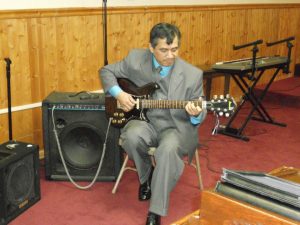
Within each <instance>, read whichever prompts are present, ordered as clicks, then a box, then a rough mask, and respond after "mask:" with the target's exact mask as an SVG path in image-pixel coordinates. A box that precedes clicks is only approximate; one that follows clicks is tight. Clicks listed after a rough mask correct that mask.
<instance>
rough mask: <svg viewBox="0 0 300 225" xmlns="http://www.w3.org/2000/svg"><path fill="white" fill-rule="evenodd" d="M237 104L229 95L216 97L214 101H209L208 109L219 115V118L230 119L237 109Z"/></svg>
mask: <svg viewBox="0 0 300 225" xmlns="http://www.w3.org/2000/svg"><path fill="white" fill-rule="evenodd" d="M236 106H237V104H236V102H235V101H234V99H233V97H231V96H230V95H229V94H227V95H226V96H225V97H224V95H220V96H219V97H218V96H217V95H214V97H213V99H211V100H210V101H207V103H206V108H207V109H208V110H210V111H212V112H215V113H217V114H218V115H219V116H225V117H229V116H230V115H231V114H232V113H233V112H234V110H235V109H236Z"/></svg>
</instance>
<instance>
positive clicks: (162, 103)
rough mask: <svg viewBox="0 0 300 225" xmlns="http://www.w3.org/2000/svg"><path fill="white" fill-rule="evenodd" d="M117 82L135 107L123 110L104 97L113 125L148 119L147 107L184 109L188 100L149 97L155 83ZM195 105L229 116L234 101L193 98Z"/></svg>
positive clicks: (222, 98) (124, 80) (228, 97)
mask: <svg viewBox="0 0 300 225" xmlns="http://www.w3.org/2000/svg"><path fill="white" fill-rule="evenodd" d="M118 84H119V86H120V87H121V88H122V90H123V91H125V92H127V93H129V94H131V95H132V96H133V98H134V99H135V100H136V105H135V107H134V108H133V109H132V110H131V111H129V112H125V111H123V110H122V109H121V107H120V104H119V102H118V101H117V100H116V99H115V98H114V97H111V96H107V97H105V111H106V115H107V117H108V118H112V122H111V123H112V125H113V126H115V127H119V128H121V127H123V126H125V124H126V123H127V122H128V121H129V120H132V119H139V120H145V121H149V120H148V118H147V116H146V110H147V109H184V108H185V106H186V105H187V103H188V102H191V101H184V100H155V99H150V97H151V95H152V93H153V92H154V91H155V90H157V89H159V85H158V84H156V83H149V84H146V85H144V86H142V87H137V86H136V85H135V84H134V83H133V82H131V81H130V80H128V79H124V78H120V79H118ZM192 102H193V103H194V105H195V106H200V107H201V108H202V109H207V110H209V111H212V112H215V113H217V114H218V115H219V116H226V117H229V116H230V115H231V114H232V112H233V111H234V109H235V108H236V103H235V101H234V99H233V98H231V97H230V96H229V95H227V96H226V97H225V98H224V97H223V96H220V97H219V98H218V97H215V98H214V99H212V100H211V101H204V100H193V101H192Z"/></svg>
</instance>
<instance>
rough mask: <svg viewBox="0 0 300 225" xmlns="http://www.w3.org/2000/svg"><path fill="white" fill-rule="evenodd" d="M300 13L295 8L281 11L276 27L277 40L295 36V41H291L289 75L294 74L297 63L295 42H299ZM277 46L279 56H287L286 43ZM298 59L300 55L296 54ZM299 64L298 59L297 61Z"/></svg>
mask: <svg viewBox="0 0 300 225" xmlns="http://www.w3.org/2000/svg"><path fill="white" fill-rule="evenodd" d="M299 20H300V11H299V9H295V8H288V9H282V10H280V11H279V26H278V40H280V39H284V38H287V37H290V36H295V38H296V40H294V41H292V44H293V45H294V47H293V48H292V56H291V60H292V62H291V65H290V71H291V75H292V74H294V69H295V66H294V65H295V63H297V59H296V57H297V44H296V43H297V42H298V43H299V40H300V35H299V34H300V31H299V26H300V22H299ZM277 46H278V54H279V55H285V56H286V55H287V52H288V51H287V46H286V43H282V44H280V45H277ZM298 58H300V53H298ZM299 62H300V59H299ZM286 76H287V75H285V74H284V75H283V76H282V78H285V77H286Z"/></svg>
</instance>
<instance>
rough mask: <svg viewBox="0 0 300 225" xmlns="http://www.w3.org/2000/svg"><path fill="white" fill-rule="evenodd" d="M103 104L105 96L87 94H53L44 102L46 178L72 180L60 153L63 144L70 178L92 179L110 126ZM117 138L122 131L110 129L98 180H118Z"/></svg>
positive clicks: (120, 162)
mask: <svg viewBox="0 0 300 225" xmlns="http://www.w3.org/2000/svg"><path fill="white" fill-rule="evenodd" d="M104 103H105V96H104V94H99V93H86V92H80V93H70V92H52V93H51V94H50V95H49V96H48V97H47V98H46V99H45V100H44V101H43V103H42V115H43V135H44V150H45V175H46V179H49V180H68V179H69V178H68V176H67V174H66V172H65V169H64V166H63V163H62V160H61V157H60V154H59V148H58V146H59V145H60V146H61V153H62V155H63V158H64V160H65V162H66V166H67V168H68V171H69V173H70V175H71V177H72V178H73V179H74V180H77V181H91V180H93V178H94V177H95V174H96V172H97V169H98V166H99V162H100V160H101V156H102V153H103V147H104V143H105V140H106V132H107V130H108V124H109V123H108V119H107V118H106V114H105V104H104ZM54 130H56V132H57V137H56V135H55V134H54ZM118 139H119V129H117V128H114V127H111V126H110V127H109V133H108V136H107V141H106V150H105V156H104V159H103V163H102V167H101V170H100V173H99V175H98V177H97V178H96V180H97V181H114V180H116V178H117V176H118V174H119V172H120V168H121V164H122V154H121V150H120V147H119V145H118Z"/></svg>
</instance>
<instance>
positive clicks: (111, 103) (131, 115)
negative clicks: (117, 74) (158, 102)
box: [105, 79, 159, 128]
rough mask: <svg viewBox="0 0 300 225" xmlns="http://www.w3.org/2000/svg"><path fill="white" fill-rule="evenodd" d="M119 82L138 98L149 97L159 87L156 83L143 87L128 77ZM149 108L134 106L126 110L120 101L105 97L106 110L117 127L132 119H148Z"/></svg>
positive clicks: (124, 89)
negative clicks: (120, 105)
mask: <svg viewBox="0 0 300 225" xmlns="http://www.w3.org/2000/svg"><path fill="white" fill-rule="evenodd" d="M118 84H119V86H120V87H121V88H122V90H123V91H125V92H127V93H129V94H131V95H133V97H134V98H135V99H136V100H137V99H140V100H142V99H149V97H150V96H151V95H152V93H153V92H154V91H155V90H157V89H159V86H158V85H157V84H156V83H148V84H146V85H144V86H142V87H137V86H136V85H135V84H134V83H133V82H131V81H130V80H127V79H118ZM146 110H147V109H137V108H136V107H135V108H133V109H132V110H131V111H129V112H124V111H123V110H122V109H121V108H120V107H119V104H118V101H117V100H116V99H115V98H114V97H111V96H107V97H106V98H105V111H106V115H107V117H108V118H112V124H113V125H114V126H115V127H119V128H121V127H123V126H125V124H126V123H127V122H128V121H129V120H132V119H139V120H145V121H148V119H147V117H146V115H145V113H146Z"/></svg>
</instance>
